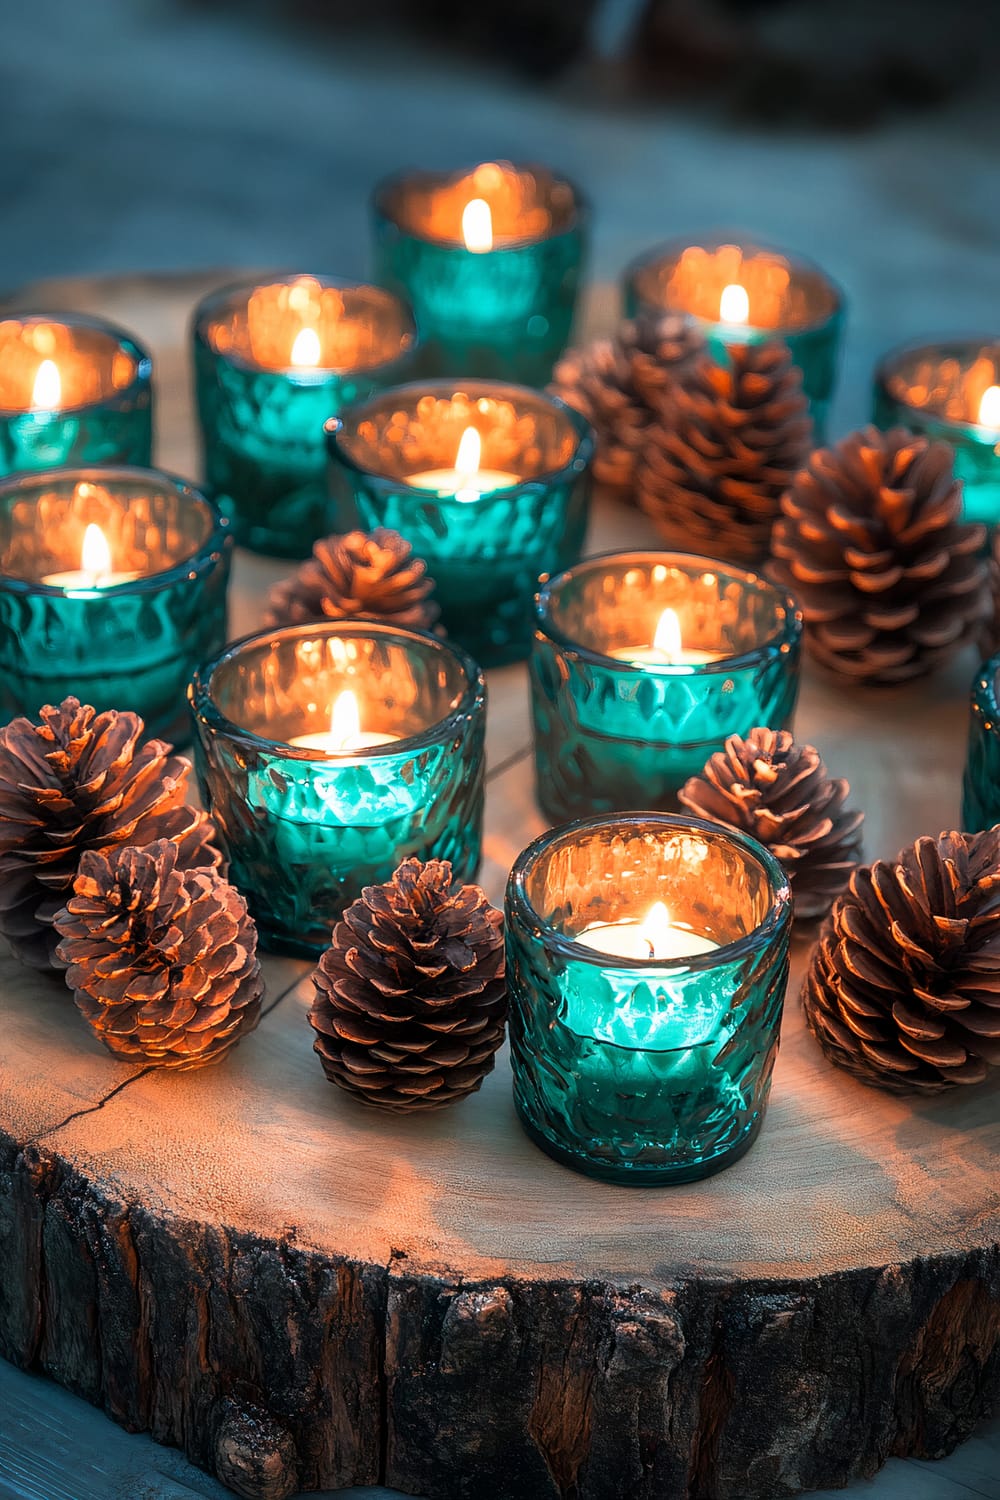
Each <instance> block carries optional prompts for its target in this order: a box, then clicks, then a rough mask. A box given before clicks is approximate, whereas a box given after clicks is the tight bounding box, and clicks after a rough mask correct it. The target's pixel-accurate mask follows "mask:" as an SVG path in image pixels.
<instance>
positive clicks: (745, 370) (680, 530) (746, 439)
mask: <svg viewBox="0 0 1000 1500" xmlns="http://www.w3.org/2000/svg"><path fill="white" fill-rule="evenodd" d="M811 440H812V419H811V418H810V416H809V403H808V402H807V400H806V398H805V396H804V395H803V394H802V375H801V372H800V371H799V370H798V369H797V368H796V367H795V365H793V364H792V359H791V355H790V354H789V353H788V350H787V349H786V348H785V347H784V345H783V344H775V343H768V344H734V345H733V346H732V348H730V349H729V351H728V363H726V364H716V363H714V362H713V361H712V360H711V359H710V358H709V357H708V356H707V355H704V356H702V357H701V358H700V359H698V360H697V361H696V363H695V365H694V367H693V369H692V370H691V371H690V372H689V374H688V375H687V376H686V377H685V379H684V380H683V381H677V382H675V383H674V384H673V385H672V386H671V387H670V388H669V389H668V390H667V391H666V392H665V395H664V399H663V401H662V403H661V405H660V409H659V412H658V414H657V416H656V419H655V420H654V421H653V422H652V423H651V425H650V427H649V429H648V431H647V433H646V438H645V442H644V443H643V446H642V451H641V453H640V455H639V462H638V466H637V469H636V486H637V490H638V497H639V504H640V505H641V506H642V508H643V510H644V511H646V513H647V515H649V516H651V517H652V519H653V520H654V521H655V522H656V525H657V527H658V528H659V530H660V531H661V532H662V534H663V536H664V538H665V539H666V540H667V541H668V542H669V543H670V544H671V545H672V546H677V547H680V548H682V549H683V550H684V551H686V552H700V553H704V554H705V555H706V556H707V557H721V558H725V559H727V560H728V561H731V562H736V563H748V564H751V565H752V564H754V563H757V562H758V561H759V560H760V559H761V558H762V557H764V556H765V554H766V553H767V550H768V546H769V543H770V539H771V526H772V524H773V522H774V519H775V517H776V516H777V514H778V511H779V508H780V503H781V496H782V494H783V492H784V491H785V490H786V489H787V487H788V485H789V484H790V483H791V481H792V478H793V476H794V475H795V473H796V472H797V470H798V469H799V468H800V467H801V466H802V464H803V463H805V461H806V458H807V456H808V453H809V448H810V444H811Z"/></svg>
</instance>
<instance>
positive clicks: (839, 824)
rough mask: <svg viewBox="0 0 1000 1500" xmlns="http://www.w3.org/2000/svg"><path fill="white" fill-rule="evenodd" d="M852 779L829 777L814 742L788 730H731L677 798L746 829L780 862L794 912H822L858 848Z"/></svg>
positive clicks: (699, 812)
mask: <svg viewBox="0 0 1000 1500" xmlns="http://www.w3.org/2000/svg"><path fill="white" fill-rule="evenodd" d="M849 793H850V787H849V786H848V784H847V782H846V781H844V780H842V779H841V780H834V779H832V778H831V777H830V774H829V772H828V771H827V769H826V766H825V765H824V764H823V760H822V758H821V756H820V753H819V751H818V750H816V749H815V748H814V747H813V746H812V745H797V744H796V743H795V741H794V739H793V738H792V736H791V735H790V734H789V733H788V731H787V730H784V729H780V730H775V729H751V731H750V733H749V734H748V735H747V737H746V739H741V738H740V736H739V735H735V734H734V735H732V736H731V737H730V738H729V739H728V740H727V741H726V748H725V749H724V750H719V751H717V752H716V754H715V755H713V756H712V757H711V758H710V760H709V761H708V762H707V764H706V766H705V769H704V770H703V771H702V773H701V775H700V776H692V777H691V779H690V781H688V782H686V783H685V785H684V786H683V787H682V788H681V790H680V793H679V794H678V795H679V800H680V801H681V802H682V803H683V805H684V806H685V807H687V808H689V809H690V811H691V812H693V813H695V814H696V816H697V817H700V818H708V819H710V821H712V822H713V823H726V824H728V826H729V827H730V828H738V829H740V830H741V831H742V832H743V833H749V834H751V835H752V837H753V838H755V839H757V841H758V842H759V843H761V844H763V845H765V847H766V848H768V849H770V851H771V853H772V854H773V855H774V856H775V858H776V859H779V860H780V861H781V863H782V865H783V866H784V868H785V871H786V873H787V875H788V879H789V881H790V883H791V887H792V895H793V896H794V898H795V915H796V917H799V918H811V917H821V916H825V914H826V913H827V912H828V911H829V910H830V907H831V905H832V903H833V899H834V897H835V896H837V895H838V894H839V893H840V892H841V891H842V890H843V889H844V886H845V885H846V884H847V882H848V880H849V878H850V875H851V871H852V870H853V869H854V868H855V866H856V865H857V862H858V859H859V857H860V854H861V824H862V823H863V821H864V813H861V812H853V811H851V810H849V809H848V808H846V807H845V806H844V803H845V802H846V800H847V797H848V795H849Z"/></svg>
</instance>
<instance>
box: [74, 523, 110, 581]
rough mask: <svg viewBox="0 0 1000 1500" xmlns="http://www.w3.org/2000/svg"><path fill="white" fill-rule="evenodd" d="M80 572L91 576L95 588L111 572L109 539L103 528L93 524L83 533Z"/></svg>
mask: <svg viewBox="0 0 1000 1500" xmlns="http://www.w3.org/2000/svg"><path fill="white" fill-rule="evenodd" d="M80 570H81V572H83V573H88V574H89V575H90V578H91V581H92V583H93V584H94V586H95V587H96V585H97V584H98V583H99V581H100V580H101V579H102V578H106V577H107V575H108V574H109V573H110V572H111V548H110V547H109V546H108V539H107V537H106V536H105V535H104V532H103V531H102V530H101V528H100V527H99V526H95V525H94V524H93V522H91V524H90V525H89V526H88V527H87V529H86V531H85V532H84V533H83V546H82V548H81V549H80Z"/></svg>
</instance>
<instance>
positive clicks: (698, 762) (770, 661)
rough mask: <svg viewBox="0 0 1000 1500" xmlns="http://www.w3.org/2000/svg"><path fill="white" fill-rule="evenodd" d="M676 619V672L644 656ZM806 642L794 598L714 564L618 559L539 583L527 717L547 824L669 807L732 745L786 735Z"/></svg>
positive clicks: (649, 556)
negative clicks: (759, 731)
mask: <svg viewBox="0 0 1000 1500" xmlns="http://www.w3.org/2000/svg"><path fill="white" fill-rule="evenodd" d="M667 610H671V611H673V614H674V617H675V625H676V629H677V631H678V633H679V641H680V646H681V651H680V652H678V653H677V660H675V661H674V662H671V661H670V660H669V657H668V656H666V655H664V658H663V660H662V661H661V660H658V659H657V657H658V655H660V654H661V653H657V652H655V651H654V650H650V649H649V648H650V646H651V643H652V642H653V641H654V640H655V639H656V636H657V628H658V626H659V624H660V622H661V621H662V620H663V617H664V612H665V611H667ZM801 637H802V617H801V614H800V612H799V610H798V608H797V606H796V604H795V601H794V600H793V599H792V598H791V597H790V595H788V594H785V593H783V592H782V590H781V589H778V588H775V587H774V585H773V584H771V583H768V582H767V581H766V579H763V578H760V577H758V576H757V574H755V573H744V572H741V571H740V570H738V569H736V568H732V567H730V566H729V565H728V564H725V563H718V562H713V561H712V560H711V559H710V558H705V557H689V556H687V555H686V554H684V553H679V552H621V553H613V554H609V555H607V556H604V557H595V558H588V559H587V560H586V561H584V562H582V563H579V564H578V565H577V566H576V567H574V568H570V569H569V570H567V571H566V572H564V573H560V574H558V575H557V576H556V577H554V578H550V579H547V580H546V581H544V582H543V584H542V588H541V590H540V592H539V594H538V597H537V599H536V601H535V638H534V644H533V646H532V652H531V706H532V719H533V724H534V735H535V784H536V794H537V798H538V804H539V806H540V807H541V809H542V811H543V812H544V813H545V815H546V817H548V818H549V820H550V821H551V822H553V823H560V822H563V821H565V820H566V819H568V818H576V817H581V816H583V815H584V814H585V813H602V812H612V811H615V810H624V809H629V808H656V809H664V808H665V809H670V808H673V807H675V806H676V801H677V792H678V791H679V790H680V788H681V787H682V786H683V785H684V783H685V781H687V779H688V777H689V776H694V775H696V774H697V773H698V772H699V771H701V769H702V768H703V766H704V764H705V762H706V761H707V760H708V758H709V756H710V755H712V754H713V753H714V752H715V751H716V750H720V749H721V748H722V746H723V744H724V743H725V740H726V739H727V737H728V736H729V735H731V734H746V733H747V731H748V730H750V729H753V728H754V727H755V726H757V725H763V726H766V727H767V728H769V729H784V728H788V727H789V726H790V725H791V722H792V716H793V714H794V711H795V703H796V699H797V697H798V690H799V657H800V648H801ZM615 653H618V654H615ZM633 653H634V655H633ZM685 653H689V654H690V655H691V656H693V657H694V658H695V660H694V661H685V660H684V659H683V658H684V654H685ZM702 657H704V658H705V659H704V660H700V659H699V658H702Z"/></svg>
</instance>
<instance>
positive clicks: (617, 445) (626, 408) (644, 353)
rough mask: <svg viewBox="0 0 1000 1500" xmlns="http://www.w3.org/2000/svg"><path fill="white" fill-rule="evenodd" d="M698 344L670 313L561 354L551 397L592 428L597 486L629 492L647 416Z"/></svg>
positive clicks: (692, 330) (689, 327) (693, 331)
mask: <svg viewBox="0 0 1000 1500" xmlns="http://www.w3.org/2000/svg"><path fill="white" fill-rule="evenodd" d="M704 344H705V340H704V338H703V336H702V334H701V333H700V332H699V331H698V330H697V328H696V326H695V325H694V324H693V323H691V322H689V321H688V320H687V319H686V318H683V317H679V316H678V315H677V314H676V313H668V314H667V315H666V316H664V317H662V318H643V319H638V320H635V321H630V322H625V323H622V324H621V325H620V327H619V328H618V331H617V332H616V333H615V335H614V337H612V338H609V339H595V340H594V342H593V343H591V344H588V345H586V346H585V347H584V348H580V349H567V350H566V352H565V354H563V356H562V358H561V359H560V360H559V363H558V364H557V365H556V367H555V369H554V371H553V372H552V384H551V385H550V386H549V390H550V391H551V392H552V394H553V395H555V396H560V397H561V398H562V399H563V401H565V402H566V404H567V405H568V406H573V407H575V408H576V410H577V411H579V412H582V414H583V415H584V416H585V417H586V418H587V421H588V422H589V423H590V425H591V427H592V428H593V429H594V434H595V437H596V439H597V443H596V451H595V454H594V477H595V479H596V480H597V482H598V484H603V485H607V486H608V487H609V488H613V489H617V490H626V491H627V490H631V489H632V487H633V485H634V482H635V466H636V460H637V458H638V454H639V449H640V447H641V445H642V441H643V437H644V436H645V432H646V428H647V427H648V426H649V423H650V421H651V420H652V416H653V411H654V409H655V408H656V407H657V406H658V405H659V403H660V402H661V401H662V399H663V394H664V392H665V391H666V389H667V388H668V386H670V385H671V384H672V383H673V381H675V380H676V379H678V378H679V377H681V376H682V375H683V372H684V371H685V370H686V369H687V368H688V367H689V366H690V364H691V362H692V361H693V360H694V358H695V356H696V355H697V354H699V353H700V352H701V350H702V349H703V348H704Z"/></svg>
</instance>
